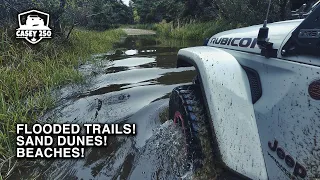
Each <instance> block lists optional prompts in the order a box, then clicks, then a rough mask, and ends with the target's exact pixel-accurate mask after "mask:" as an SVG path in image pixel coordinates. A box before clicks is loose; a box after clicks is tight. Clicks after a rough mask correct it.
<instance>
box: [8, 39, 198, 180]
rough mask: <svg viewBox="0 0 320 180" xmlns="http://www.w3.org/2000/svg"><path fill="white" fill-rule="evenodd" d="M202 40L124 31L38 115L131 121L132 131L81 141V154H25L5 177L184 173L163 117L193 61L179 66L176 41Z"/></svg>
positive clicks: (189, 78) (56, 119)
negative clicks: (103, 142)
mask: <svg viewBox="0 0 320 180" xmlns="http://www.w3.org/2000/svg"><path fill="white" fill-rule="evenodd" d="M196 45H201V42H192V43H186V42H179V41H169V40H166V41H163V40H162V41H160V40H159V39H157V37H155V36H129V37H127V38H123V39H122V41H121V42H120V43H118V44H115V46H114V51H112V52H106V53H101V54H95V55H93V56H92V58H94V59H95V60H96V61H95V63H87V64H84V65H82V66H81V68H80V69H79V71H81V72H82V73H84V74H85V76H86V77H87V83H86V84H85V85H72V86H68V87H65V88H63V89H62V90H60V91H59V92H58V95H59V101H58V106H57V107H56V108H55V109H53V110H52V111H50V112H48V113H47V114H46V115H45V116H43V117H42V118H41V119H40V120H39V121H40V122H49V123H52V122H57V123H80V124H82V123H135V124H136V125H137V130H136V132H137V135H135V136H111V137H109V140H108V144H109V146H108V147H106V148H90V149H86V155H85V158H84V159H77V160H75V159H74V160H73V159H68V160H66V159H61V160H50V161H48V160H41V161H33V160H27V161H26V162H25V163H24V164H23V165H22V166H20V167H19V168H17V169H15V170H14V172H13V173H12V175H11V176H10V177H9V179H21V178H22V179H33V178H35V179H59V180H60V179H139V180H142V179H178V178H179V177H188V171H186V170H184V169H181V168H180V167H184V165H183V164H184V163H185V161H184V157H183V156H182V155H181V154H182V153H181V149H183V147H182V144H181V143H179V142H182V141H183V140H182V139H181V138H182V137H181V136H180V134H179V133H177V132H178V131H176V130H175V129H174V128H175V126H172V121H169V120H168V119H167V108H168V103H169V99H168V98H169V95H170V93H171V90H172V89H173V88H175V87H177V86H179V85H183V84H188V83H191V81H192V79H193V77H194V75H195V71H194V68H179V69H176V68H175V65H176V57H177V52H178V50H179V49H180V48H183V47H188V46H196Z"/></svg>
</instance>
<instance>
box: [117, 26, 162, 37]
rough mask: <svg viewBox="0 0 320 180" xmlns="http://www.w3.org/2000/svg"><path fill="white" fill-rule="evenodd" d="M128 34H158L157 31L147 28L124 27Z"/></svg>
mask: <svg viewBox="0 0 320 180" xmlns="http://www.w3.org/2000/svg"><path fill="white" fill-rule="evenodd" d="M122 30H123V31H124V32H125V33H127V35H129V36H137V35H153V34H156V32H155V31H151V30H145V29H131V28H126V29H122Z"/></svg>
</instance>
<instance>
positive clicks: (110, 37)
mask: <svg viewBox="0 0 320 180" xmlns="http://www.w3.org/2000/svg"><path fill="white" fill-rule="evenodd" d="M122 35H123V32H122V31H121V30H108V31H105V32H96V31H88V30H79V29H76V30H74V31H73V32H72V34H71V36H70V38H69V39H68V40H67V41H66V40H61V39H58V38H53V39H49V40H42V41H41V42H40V43H39V44H37V45H30V44H28V43H26V42H24V41H21V39H19V40H17V39H15V38H14V32H13V31H9V30H2V31H1V30H0V38H1V41H0V179H2V176H4V177H5V176H6V175H8V173H10V169H12V168H13V166H15V164H16V163H14V162H15V160H14V156H15V138H16V135H15V125H16V123H32V122H34V121H35V120H36V119H37V118H38V117H39V116H41V115H43V113H45V112H46V111H47V110H49V109H50V108H52V107H54V105H55V97H52V95H51V93H50V92H51V90H52V89H53V88H59V87H61V86H63V85H66V84H69V83H79V82H83V76H82V75H81V74H80V73H79V72H78V71H77V68H78V66H79V65H80V64H82V63H84V62H85V61H87V60H88V58H89V56H90V55H91V54H94V53H101V52H102V53H103V52H106V51H108V50H110V49H111V48H112V44H113V43H115V42H116V41H118V40H119V39H120V37H121V36H122Z"/></svg>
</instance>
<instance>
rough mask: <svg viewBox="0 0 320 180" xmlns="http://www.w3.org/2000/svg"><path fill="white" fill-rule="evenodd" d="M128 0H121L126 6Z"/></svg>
mask: <svg viewBox="0 0 320 180" xmlns="http://www.w3.org/2000/svg"><path fill="white" fill-rule="evenodd" d="M129 1H130V0H122V2H123V3H124V4H125V5H127V6H129Z"/></svg>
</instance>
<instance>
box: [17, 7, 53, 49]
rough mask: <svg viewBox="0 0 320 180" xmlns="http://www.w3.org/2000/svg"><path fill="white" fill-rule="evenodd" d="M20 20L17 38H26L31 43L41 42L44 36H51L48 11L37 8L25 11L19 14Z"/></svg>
mask: <svg viewBox="0 0 320 180" xmlns="http://www.w3.org/2000/svg"><path fill="white" fill-rule="evenodd" d="M18 22H19V28H18V29H17V31H16V37H17V38H24V39H26V40H27V41H28V42H30V43H31V44H36V43H38V42H40V41H41V39H42V38H51V34H52V33H51V29H50V28H49V14H48V13H44V12H41V11H37V10H31V11H27V12H23V13H20V14H19V15H18Z"/></svg>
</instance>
